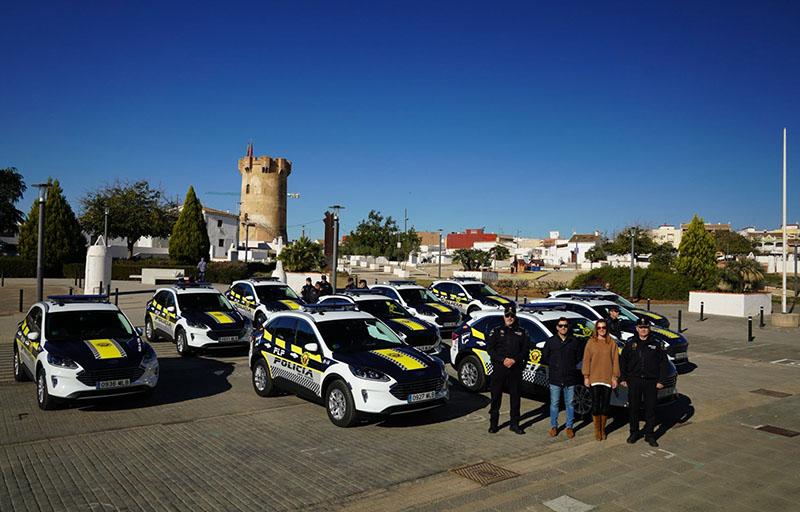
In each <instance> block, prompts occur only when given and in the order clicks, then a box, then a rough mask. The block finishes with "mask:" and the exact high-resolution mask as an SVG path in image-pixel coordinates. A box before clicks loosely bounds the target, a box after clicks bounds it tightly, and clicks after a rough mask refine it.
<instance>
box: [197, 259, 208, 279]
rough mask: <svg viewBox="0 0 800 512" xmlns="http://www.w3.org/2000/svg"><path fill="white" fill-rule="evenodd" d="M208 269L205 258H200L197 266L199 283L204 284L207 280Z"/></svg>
mask: <svg viewBox="0 0 800 512" xmlns="http://www.w3.org/2000/svg"><path fill="white" fill-rule="evenodd" d="M207 267H208V263H206V259H205V258H202V257H201V258H200V262H199V263H198V264H197V281H199V282H203V281H205V280H206V268H207Z"/></svg>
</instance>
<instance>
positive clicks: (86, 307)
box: [14, 295, 158, 409]
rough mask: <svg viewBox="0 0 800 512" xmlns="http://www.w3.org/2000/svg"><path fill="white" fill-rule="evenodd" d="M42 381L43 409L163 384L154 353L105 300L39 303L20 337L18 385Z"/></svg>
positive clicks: (63, 298) (16, 339) (16, 351)
mask: <svg viewBox="0 0 800 512" xmlns="http://www.w3.org/2000/svg"><path fill="white" fill-rule="evenodd" d="M29 378H30V379H33V380H35V381H36V399H37V402H38V403H39V407H40V408H42V409H52V408H54V407H56V406H57V405H58V402H59V401H60V400H73V399H84V398H93V397H99V396H109V395H120V394H129V393H140V392H148V391H151V390H153V389H154V388H155V387H156V385H157V384H158V358H157V357H156V353H155V351H154V350H153V348H152V347H151V346H150V345H149V344H147V343H146V342H144V341H142V340H141V338H140V337H139V333H138V332H137V330H136V329H134V327H133V325H132V324H131V322H130V321H129V320H128V318H127V317H126V316H125V314H124V313H123V312H122V311H120V309H119V308H118V307H117V306H115V305H113V304H109V303H108V299H107V297H105V296H101V295H60V296H51V297H48V298H47V300H45V301H42V302H37V303H36V304H34V305H33V306H31V308H30V309H29V310H28V314H27V315H26V316H25V319H24V320H22V322H20V323H19V326H18V327H17V332H16V335H15V337H14V379H15V380H16V381H18V382H20V381H24V380H27V379H29Z"/></svg>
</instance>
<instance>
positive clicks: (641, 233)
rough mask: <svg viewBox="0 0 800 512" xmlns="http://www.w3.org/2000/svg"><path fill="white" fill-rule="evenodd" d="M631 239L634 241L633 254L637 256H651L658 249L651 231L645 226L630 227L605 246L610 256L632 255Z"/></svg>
mask: <svg viewBox="0 0 800 512" xmlns="http://www.w3.org/2000/svg"><path fill="white" fill-rule="evenodd" d="M631 237H633V239H634V247H633V252H634V255H635V256H638V255H640V254H650V253H652V252H653V251H654V250H655V248H656V245H657V244H656V243H655V242H654V241H653V238H652V237H651V236H650V230H649V229H647V228H646V227H643V226H629V227H627V228H625V229H623V230H622V231H620V232H619V233H617V236H615V237H614V240H612V241H610V242H608V243H606V244H604V245H603V249H604V250H605V251H606V252H607V253H608V254H630V253H631Z"/></svg>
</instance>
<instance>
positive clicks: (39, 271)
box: [33, 183, 50, 301]
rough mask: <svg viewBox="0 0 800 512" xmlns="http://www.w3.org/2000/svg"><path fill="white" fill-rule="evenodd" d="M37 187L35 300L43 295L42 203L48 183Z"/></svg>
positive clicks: (48, 186)
mask: <svg viewBox="0 0 800 512" xmlns="http://www.w3.org/2000/svg"><path fill="white" fill-rule="evenodd" d="M33 186H34V187H36V188H38V189H39V234H38V236H37V240H36V300H37V301H41V300H42V297H43V295H44V265H43V261H44V203H45V201H47V191H48V189H49V188H50V183H37V184H36V185H33Z"/></svg>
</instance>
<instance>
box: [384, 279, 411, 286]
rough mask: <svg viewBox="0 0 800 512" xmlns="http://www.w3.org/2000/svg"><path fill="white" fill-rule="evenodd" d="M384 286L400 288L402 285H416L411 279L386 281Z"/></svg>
mask: <svg viewBox="0 0 800 512" xmlns="http://www.w3.org/2000/svg"><path fill="white" fill-rule="evenodd" d="M386 284H392V285H395V286H400V285H403V284H417V282H416V281H414V280H413V279H392V280H390V281H386Z"/></svg>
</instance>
